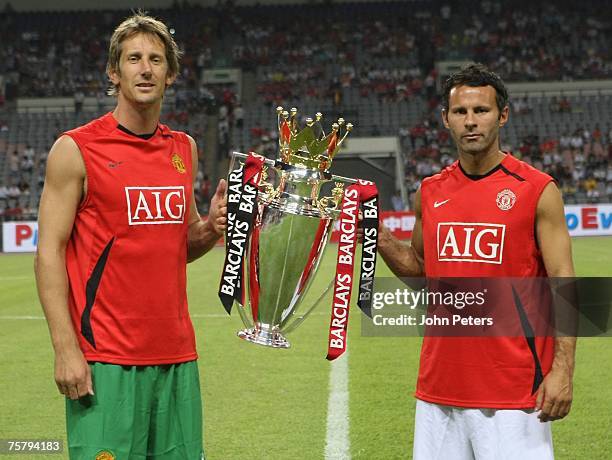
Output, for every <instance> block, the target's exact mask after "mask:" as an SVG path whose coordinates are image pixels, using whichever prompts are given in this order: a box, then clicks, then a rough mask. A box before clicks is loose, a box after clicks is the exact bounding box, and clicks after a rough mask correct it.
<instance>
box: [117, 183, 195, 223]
mask: <svg viewBox="0 0 612 460" xmlns="http://www.w3.org/2000/svg"><path fill="white" fill-rule="evenodd" d="M125 198H126V200H127V210H128V223H129V224H130V225H159V224H182V223H183V222H184V220H185V187H183V186H182V185H180V186H176V187H125Z"/></svg>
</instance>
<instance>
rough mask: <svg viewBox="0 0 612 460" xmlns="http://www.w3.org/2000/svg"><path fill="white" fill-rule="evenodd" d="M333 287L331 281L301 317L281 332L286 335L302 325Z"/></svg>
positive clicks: (332, 281)
mask: <svg viewBox="0 0 612 460" xmlns="http://www.w3.org/2000/svg"><path fill="white" fill-rule="evenodd" d="M333 285H334V280H333V279H332V280H331V281H330V282H329V284H328V285H327V287H326V288H325V289H324V290H323V292H322V293H321V295H320V296H319V297H318V298H317V300H315V301H314V302H313V303H312V306H311V307H310V308H309V309H308V310H306V311H305V312H304V314H303V315H300V316H297V317H296V318H295V319H294V320H293V322H292V323H291V324H290V325H289V326H287V327H286V328H285V329H284V330H283V332H284V333H285V334H288V333H289V332H291V331H293V330H294V329H295V328H296V327H298V326H299V325H300V324H302V323H303V322H304V320H305V319H306V318H307V317H308V316H309V315H310V313H311V312H312V311H313V310H314V309H315V308H317V306H318V305H319V303H321V300H323V298H324V297H325V296H326V295H327V293H328V292H329V291H330V289H331V288H332V286H333Z"/></svg>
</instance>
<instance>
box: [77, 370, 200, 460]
mask: <svg viewBox="0 0 612 460" xmlns="http://www.w3.org/2000/svg"><path fill="white" fill-rule="evenodd" d="M90 367H91V373H92V380H93V388H94V393H95V395H94V396H86V397H84V398H81V399H79V400H76V401H73V400H71V399H66V425H67V431H68V448H69V451H70V458H71V459H76V460H90V459H91V460H149V459H151V460H201V459H203V458H204V450H203V448H202V399H201V395H200V378H199V374H198V364H197V362H196V361H190V362H187V363H181V364H171V365H170V364H169V365H161V366H118V365H114V364H103V363H91V364H90Z"/></svg>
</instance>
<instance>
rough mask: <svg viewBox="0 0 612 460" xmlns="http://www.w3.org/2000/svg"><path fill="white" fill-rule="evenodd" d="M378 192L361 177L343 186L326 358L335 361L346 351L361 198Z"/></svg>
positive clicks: (367, 197)
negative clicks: (354, 182) (345, 186)
mask: <svg viewBox="0 0 612 460" xmlns="http://www.w3.org/2000/svg"><path fill="white" fill-rule="evenodd" d="M377 195H378V190H377V189H376V185H375V184H374V183H373V182H369V181H361V180H360V181H359V183H357V184H355V185H351V186H350V187H347V188H346V189H345V190H344V195H343V197H342V208H341V211H340V240H339V242H338V258H337V261H336V277H335V278H334V297H333V299H332V313H331V321H330V325H329V339H328V347H327V359H328V360H329V361H333V360H334V359H336V358H337V357H339V356H341V355H342V354H343V353H344V352H345V351H346V339H347V329H348V319H349V309H350V302H351V290H352V287H353V266H354V264H355V247H356V245H357V227H358V214H359V208H360V205H361V203H362V202H364V201H367V200H369V199H371V198H373V197H375V196H377Z"/></svg>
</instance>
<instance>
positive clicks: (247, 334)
mask: <svg viewBox="0 0 612 460" xmlns="http://www.w3.org/2000/svg"><path fill="white" fill-rule="evenodd" d="M236 335H238V337H240V338H241V339H243V340H246V341H247V342H251V343H255V344H257V345H263V346H265V347H272V348H289V347H291V344H290V343H289V341H288V340H287V339H286V338H285V337H283V335H282V334H281V333H280V332H269V331H265V330H262V329H256V328H254V327H253V328H250V329H243V330H241V331H238V332H237V333H236Z"/></svg>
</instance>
